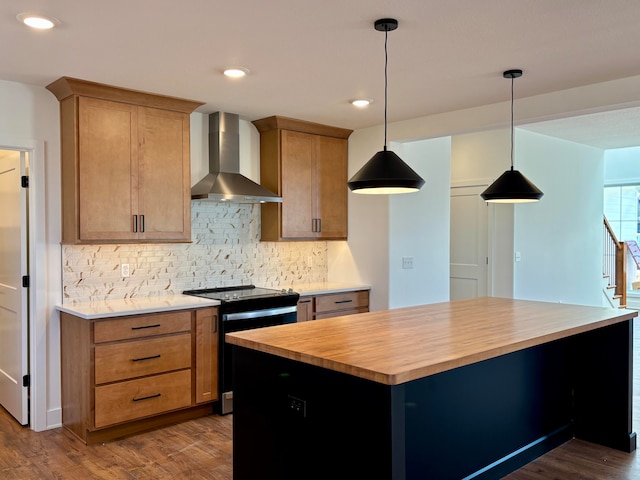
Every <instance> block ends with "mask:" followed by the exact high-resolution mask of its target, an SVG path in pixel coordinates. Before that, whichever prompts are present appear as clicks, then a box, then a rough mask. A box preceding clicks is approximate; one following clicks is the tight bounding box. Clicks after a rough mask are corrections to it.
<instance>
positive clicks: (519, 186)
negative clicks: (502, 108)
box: [480, 70, 543, 203]
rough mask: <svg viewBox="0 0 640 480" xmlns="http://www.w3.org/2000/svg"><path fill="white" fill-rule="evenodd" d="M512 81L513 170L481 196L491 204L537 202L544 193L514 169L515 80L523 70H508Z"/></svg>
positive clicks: (501, 177) (508, 76) (500, 177)
mask: <svg viewBox="0 0 640 480" xmlns="http://www.w3.org/2000/svg"><path fill="white" fill-rule="evenodd" d="M502 76H503V77H504V78H510V79H511V169H510V170H507V171H506V172H504V173H503V174H502V175H500V176H499V177H498V179H497V180H496V181H495V182H493V183H492V184H491V185H489V187H488V188H487V189H486V190H485V191H484V192H482V194H481V195H480V196H481V197H482V198H483V199H484V200H485V201H486V202H491V203H528V202H537V201H538V200H540V199H541V198H542V195H543V193H542V192H541V191H540V190H539V189H538V187H536V186H535V185H534V184H533V183H531V181H530V180H529V179H528V178H527V177H525V176H524V175H523V174H521V173H520V172H519V171H518V170H514V169H513V79H514V78H518V77H521V76H522V70H507V71H506V72H504V73H503V74H502Z"/></svg>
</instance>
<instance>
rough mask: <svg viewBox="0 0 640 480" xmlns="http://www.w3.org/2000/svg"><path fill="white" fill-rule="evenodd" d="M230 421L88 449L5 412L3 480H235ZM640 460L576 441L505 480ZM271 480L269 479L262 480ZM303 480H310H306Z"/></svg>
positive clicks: (601, 474) (562, 477)
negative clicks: (30, 426)
mask: <svg viewBox="0 0 640 480" xmlns="http://www.w3.org/2000/svg"><path fill="white" fill-rule="evenodd" d="M634 337H635V338H634V342H635V343H634V346H635V352H634V366H635V368H634V412H633V415H634V420H633V421H634V431H636V432H638V431H640V422H639V421H638V420H640V323H639V321H638V320H636V324H635V325H634ZM232 421H233V416H232V415H226V416H218V415H211V416H208V417H204V418H200V419H197V420H191V421H188V422H184V423H181V424H179V425H173V426H170V427H167V428H163V429H160V430H154V431H152V432H147V433H143V434H139V435H134V436H131V437H128V438H124V439H121V440H116V441H113V442H109V443H104V444H97V445H90V446H85V445H84V444H82V443H81V442H80V441H78V440H76V439H74V438H71V437H70V436H68V435H66V434H65V433H64V432H63V431H62V429H60V428H57V429H54V430H49V431H46V432H39V433H36V432H33V431H31V430H29V429H28V428H25V427H22V426H20V425H19V424H18V423H17V422H16V421H15V420H14V419H13V418H12V417H11V416H10V415H9V414H8V413H7V412H6V411H5V410H4V409H2V408H0V479H2V480H27V479H28V480H31V479H38V480H40V479H55V480H86V479H108V480H112V479H113V480H116V479H117V480H119V479H123V480H125V479H126V480H131V479H136V480H147V479H149V480H151V479H153V480H160V479H172V480H182V479H202V480H205V479H206V480H231V479H232V478H233V473H232V467H231V459H232V439H231V425H232ZM638 479H640V457H639V456H638V454H637V452H633V453H631V454H628V453H623V452H619V451H617V450H612V449H609V448H605V447H601V446H599V445H594V444H591V443H587V442H582V441H579V440H571V441H569V442H567V443H565V444H564V445H561V446H560V447H558V448H556V449H555V450H553V451H551V452H549V453H547V454H546V455H543V456H542V457H540V458H538V459H536V460H535V461H533V462H531V463H530V464H528V465H526V466H524V467H523V468H521V469H519V470H517V471H515V472H513V473H512V474H510V475H508V476H507V477H505V479H504V480H638ZM256 480H271V479H256ZM300 480H304V479H300Z"/></svg>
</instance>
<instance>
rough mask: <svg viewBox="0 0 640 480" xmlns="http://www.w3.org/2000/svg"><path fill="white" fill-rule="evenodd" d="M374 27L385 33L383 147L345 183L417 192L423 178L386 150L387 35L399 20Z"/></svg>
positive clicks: (359, 189)
mask: <svg viewBox="0 0 640 480" xmlns="http://www.w3.org/2000/svg"><path fill="white" fill-rule="evenodd" d="M374 27H375V29H376V30H378V31H379V32H384V149H383V150H382V151H380V152H378V153H376V154H375V155H374V156H373V157H371V160H369V161H368V162H367V163H366V164H365V165H364V166H363V167H362V168H361V169H360V170H358V172H357V173H356V174H355V175H354V176H353V177H351V180H349V181H348V182H347V185H348V186H349V188H350V189H351V190H352V191H353V192H354V193H372V194H391V193H410V192H417V191H418V190H420V188H421V187H422V185H424V180H423V179H422V178H421V177H420V175H418V174H417V173H416V172H415V171H414V170H413V169H412V168H411V167H410V166H409V165H407V164H406V163H404V162H403V161H402V159H401V158H400V157H399V156H398V155H396V154H395V153H393V152H392V151H391V150H387V35H388V32H390V31H392V30H395V29H396V28H398V21H397V20H396V19H394V18H383V19H380V20H376V21H375V23H374Z"/></svg>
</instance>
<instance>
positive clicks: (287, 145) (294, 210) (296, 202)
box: [281, 130, 316, 239]
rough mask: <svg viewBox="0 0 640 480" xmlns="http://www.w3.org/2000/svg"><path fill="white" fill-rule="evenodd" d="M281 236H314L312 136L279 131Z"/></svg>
mask: <svg viewBox="0 0 640 480" xmlns="http://www.w3.org/2000/svg"><path fill="white" fill-rule="evenodd" d="M281 135H282V138H281V145H282V160H281V161H282V237H283V238H285V239H287V238H288V239H295V238H315V236H316V234H315V233H314V232H313V228H312V227H313V219H314V217H313V211H312V209H313V205H314V201H313V196H314V181H315V180H314V155H315V136H314V135H310V134H308V133H300V132H290V131H287V130H283V131H282V132H281Z"/></svg>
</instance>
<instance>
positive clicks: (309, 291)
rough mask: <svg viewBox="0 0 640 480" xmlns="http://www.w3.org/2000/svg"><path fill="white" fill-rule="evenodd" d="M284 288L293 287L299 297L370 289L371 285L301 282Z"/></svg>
mask: <svg viewBox="0 0 640 480" xmlns="http://www.w3.org/2000/svg"><path fill="white" fill-rule="evenodd" d="M286 288H287V289H289V288H293V290H294V291H296V292H298V293H299V294H300V296H301V297H305V296H310V295H322V294H325V293H342V292H353V291H355V290H371V287H370V286H369V285H361V284H356V283H339V282H320V283H301V284H294V285H288V286H287V287H286Z"/></svg>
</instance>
